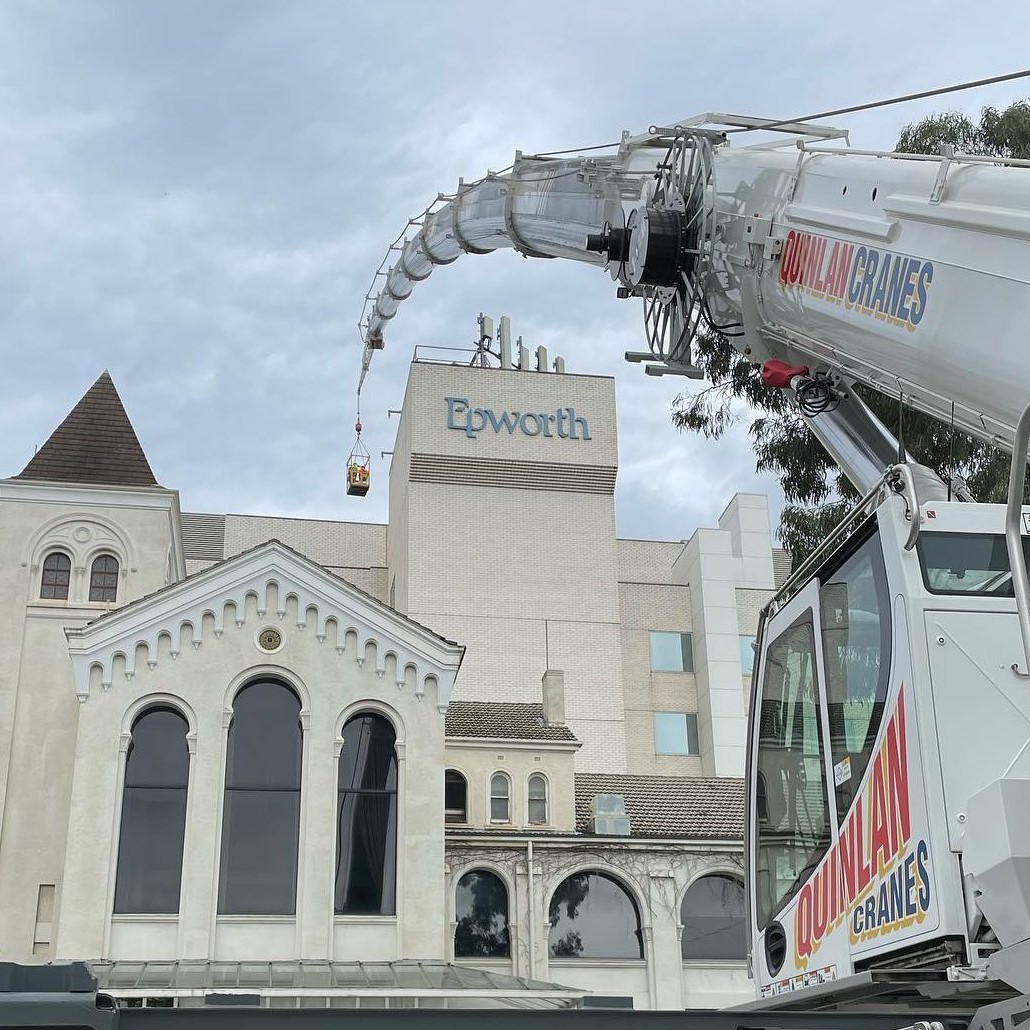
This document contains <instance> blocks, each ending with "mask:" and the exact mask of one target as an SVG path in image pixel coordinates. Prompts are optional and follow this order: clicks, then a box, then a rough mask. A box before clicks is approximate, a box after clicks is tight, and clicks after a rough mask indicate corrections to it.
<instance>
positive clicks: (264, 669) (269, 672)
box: [224, 662, 311, 729]
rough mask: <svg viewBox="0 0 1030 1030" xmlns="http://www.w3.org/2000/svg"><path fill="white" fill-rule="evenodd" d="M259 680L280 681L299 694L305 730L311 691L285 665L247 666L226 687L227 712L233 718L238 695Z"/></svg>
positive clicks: (263, 663) (260, 664)
mask: <svg viewBox="0 0 1030 1030" xmlns="http://www.w3.org/2000/svg"><path fill="white" fill-rule="evenodd" d="M258 680H280V681H281V682H282V683H283V684H284V685H285V686H287V687H289V689H290V690H293V691H294V693H295V694H297V699H298V700H299V701H300V702H301V722H302V723H304V725H305V729H306V728H307V719H308V713H309V712H310V711H311V691H310V690H308V685H307V684H306V683H305V682H304V680H302V679H301V678H300V677H299V676H298V675H297V674H296V673H295V672H294V671H293V670H290V668H286V667H284V666H283V665H274V664H270V663H265V662H262V663H259V664H256V665H247V667H246V668H244V670H243V671H242V672H239V673H237V674H236V676H234V677H233V678H232V679H231V680H230V681H229V686H228V687H226V697H225V705H224V709H225V711H226V712H227V713H228V714H229V715H230V716H231V715H232V712H233V706H234V705H235V703H236V695H237V694H238V693H239V692H240V691H241V690H242V689H243V688H244V687H248V686H249V685H250V684H251V683H255V682H256V681H258Z"/></svg>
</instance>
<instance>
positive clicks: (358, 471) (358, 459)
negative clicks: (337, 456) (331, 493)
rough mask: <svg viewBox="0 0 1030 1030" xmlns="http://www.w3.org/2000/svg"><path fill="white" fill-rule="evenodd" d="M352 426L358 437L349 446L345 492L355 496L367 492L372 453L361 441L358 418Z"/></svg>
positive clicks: (362, 495) (360, 495)
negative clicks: (351, 445) (352, 444)
mask: <svg viewBox="0 0 1030 1030" xmlns="http://www.w3.org/2000/svg"><path fill="white" fill-rule="evenodd" d="M354 428H355V429H356V430H357V433H358V438H357V439H356V440H355V441H354V446H353V447H352V448H351V452H350V457H348V458H347V493H348V494H351V495H353V496H355V497H364V496H365V494H367V493H368V487H369V482H370V479H371V477H370V475H369V467H370V466H371V464H372V455H370V454H369V453H368V448H367V447H365V445H364V444H363V443H362V442H361V421H360V419H359V420H358V423H357V425H355V427H354Z"/></svg>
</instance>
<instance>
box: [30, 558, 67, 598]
mask: <svg viewBox="0 0 1030 1030" xmlns="http://www.w3.org/2000/svg"><path fill="white" fill-rule="evenodd" d="M51 558H63V559H64V560H65V561H66V562H67V563H68V570H67V579H68V581H67V582H66V583H64V584H60V583H57V584H47V583H46V582H45V580H46V575H47V571H48V570H47V567H46V565H47V562H48V561H50V559H51ZM74 568H75V563H74V561H73V560H72V556H71V555H70V554H69V553H68V552H67V551H65V550H63V549H62V548H60V547H55V548H52V549H51V550H49V551H47V553H46V554H45V555H44V556H43V560H42V561H41V562H40V563H39V591H38V594H37V597H36V600H39V601H65V602H67V601H68V600H69V599H70V598H71V588H72V572H73V571H74ZM50 571H54V572H56V571H57V570H50ZM48 585H50V586H62V585H63V586H64V595H63V596H61V597H58V596H57V595H54V596H51V597H47V596H46V595H45V594H44V593H43V591H44V589H45V588H46V587H47V586H48Z"/></svg>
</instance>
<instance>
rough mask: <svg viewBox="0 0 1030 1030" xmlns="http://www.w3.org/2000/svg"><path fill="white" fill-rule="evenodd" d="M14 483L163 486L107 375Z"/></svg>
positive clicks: (87, 393)
mask: <svg viewBox="0 0 1030 1030" xmlns="http://www.w3.org/2000/svg"><path fill="white" fill-rule="evenodd" d="M14 478H15V479H43V480H48V481H50V482H61V483H103V484H105V485H109V486H157V485H158V482H157V480H156V479H155V478H154V473H153V472H152V471H151V468H150V463H149V462H148V461H147V456H146V455H145V454H144V453H143V448H142V447H141V446H140V442H139V440H138V439H137V438H136V431H135V430H134V429H133V428H132V423H131V422H130V421H129V416H128V415H126V414H125V408H124V407H123V406H122V401H121V398H120V397H119V396H118V391H117V390H116V389H115V387H114V383H113V382H112V380H111V376H110V375H109V374H108V373H107V372H104V373H103V374H102V375H101V376H100V378H99V379H98V380H97V381H96V382H95V383H94V384H93V385H92V386H91V387H90V388H89V389H88V390H87V391H86V394H85V396H84V397H83V398H82V400H80V401H79V403H78V404H76V405H75V407H74V408H72V410H71V412H70V413H69V415H68V417H67V418H66V419H65V420H64V421H63V422H62V423H61V424H60V425H59V426H58V427H57V428H56V429H55V430H54V431H53V432H52V433H51V434H50V438H49V439H48V440H47V442H46V443H45V444H43V446H42V447H40V449H39V450H38V451H36V453H35V455H34V456H33V458H32V460H31V461H30V462H29V463H28V465H26V466H25V468H23V469H22V470H21V472H20V473H19V474H18V475H17V476H15V477H14Z"/></svg>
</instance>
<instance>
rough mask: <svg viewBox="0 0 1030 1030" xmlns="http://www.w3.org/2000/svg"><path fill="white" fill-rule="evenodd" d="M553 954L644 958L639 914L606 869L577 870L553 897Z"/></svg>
mask: <svg viewBox="0 0 1030 1030" xmlns="http://www.w3.org/2000/svg"><path fill="white" fill-rule="evenodd" d="M550 922H551V932H550V937H549V945H550V953H551V958H643V957H644V946H643V941H642V939H641V934H640V914H639V913H638V912H637V906H636V904H635V902H634V901H633V899H632V898H631V897H630V896H629V892H628V891H627V890H626V888H625V887H623V886H622V885H621V884H620V883H617V882H616V881H615V880H613V879H612V878H611V877H610V876H605V875H604V873H576V874H575V875H573V876H570V877H569V878H568V879H567V880H563V881H562V883H561V884H560V885H559V886H558V889H557V890H556V891H555V892H554V895H553V896H552V898H551V906H550Z"/></svg>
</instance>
